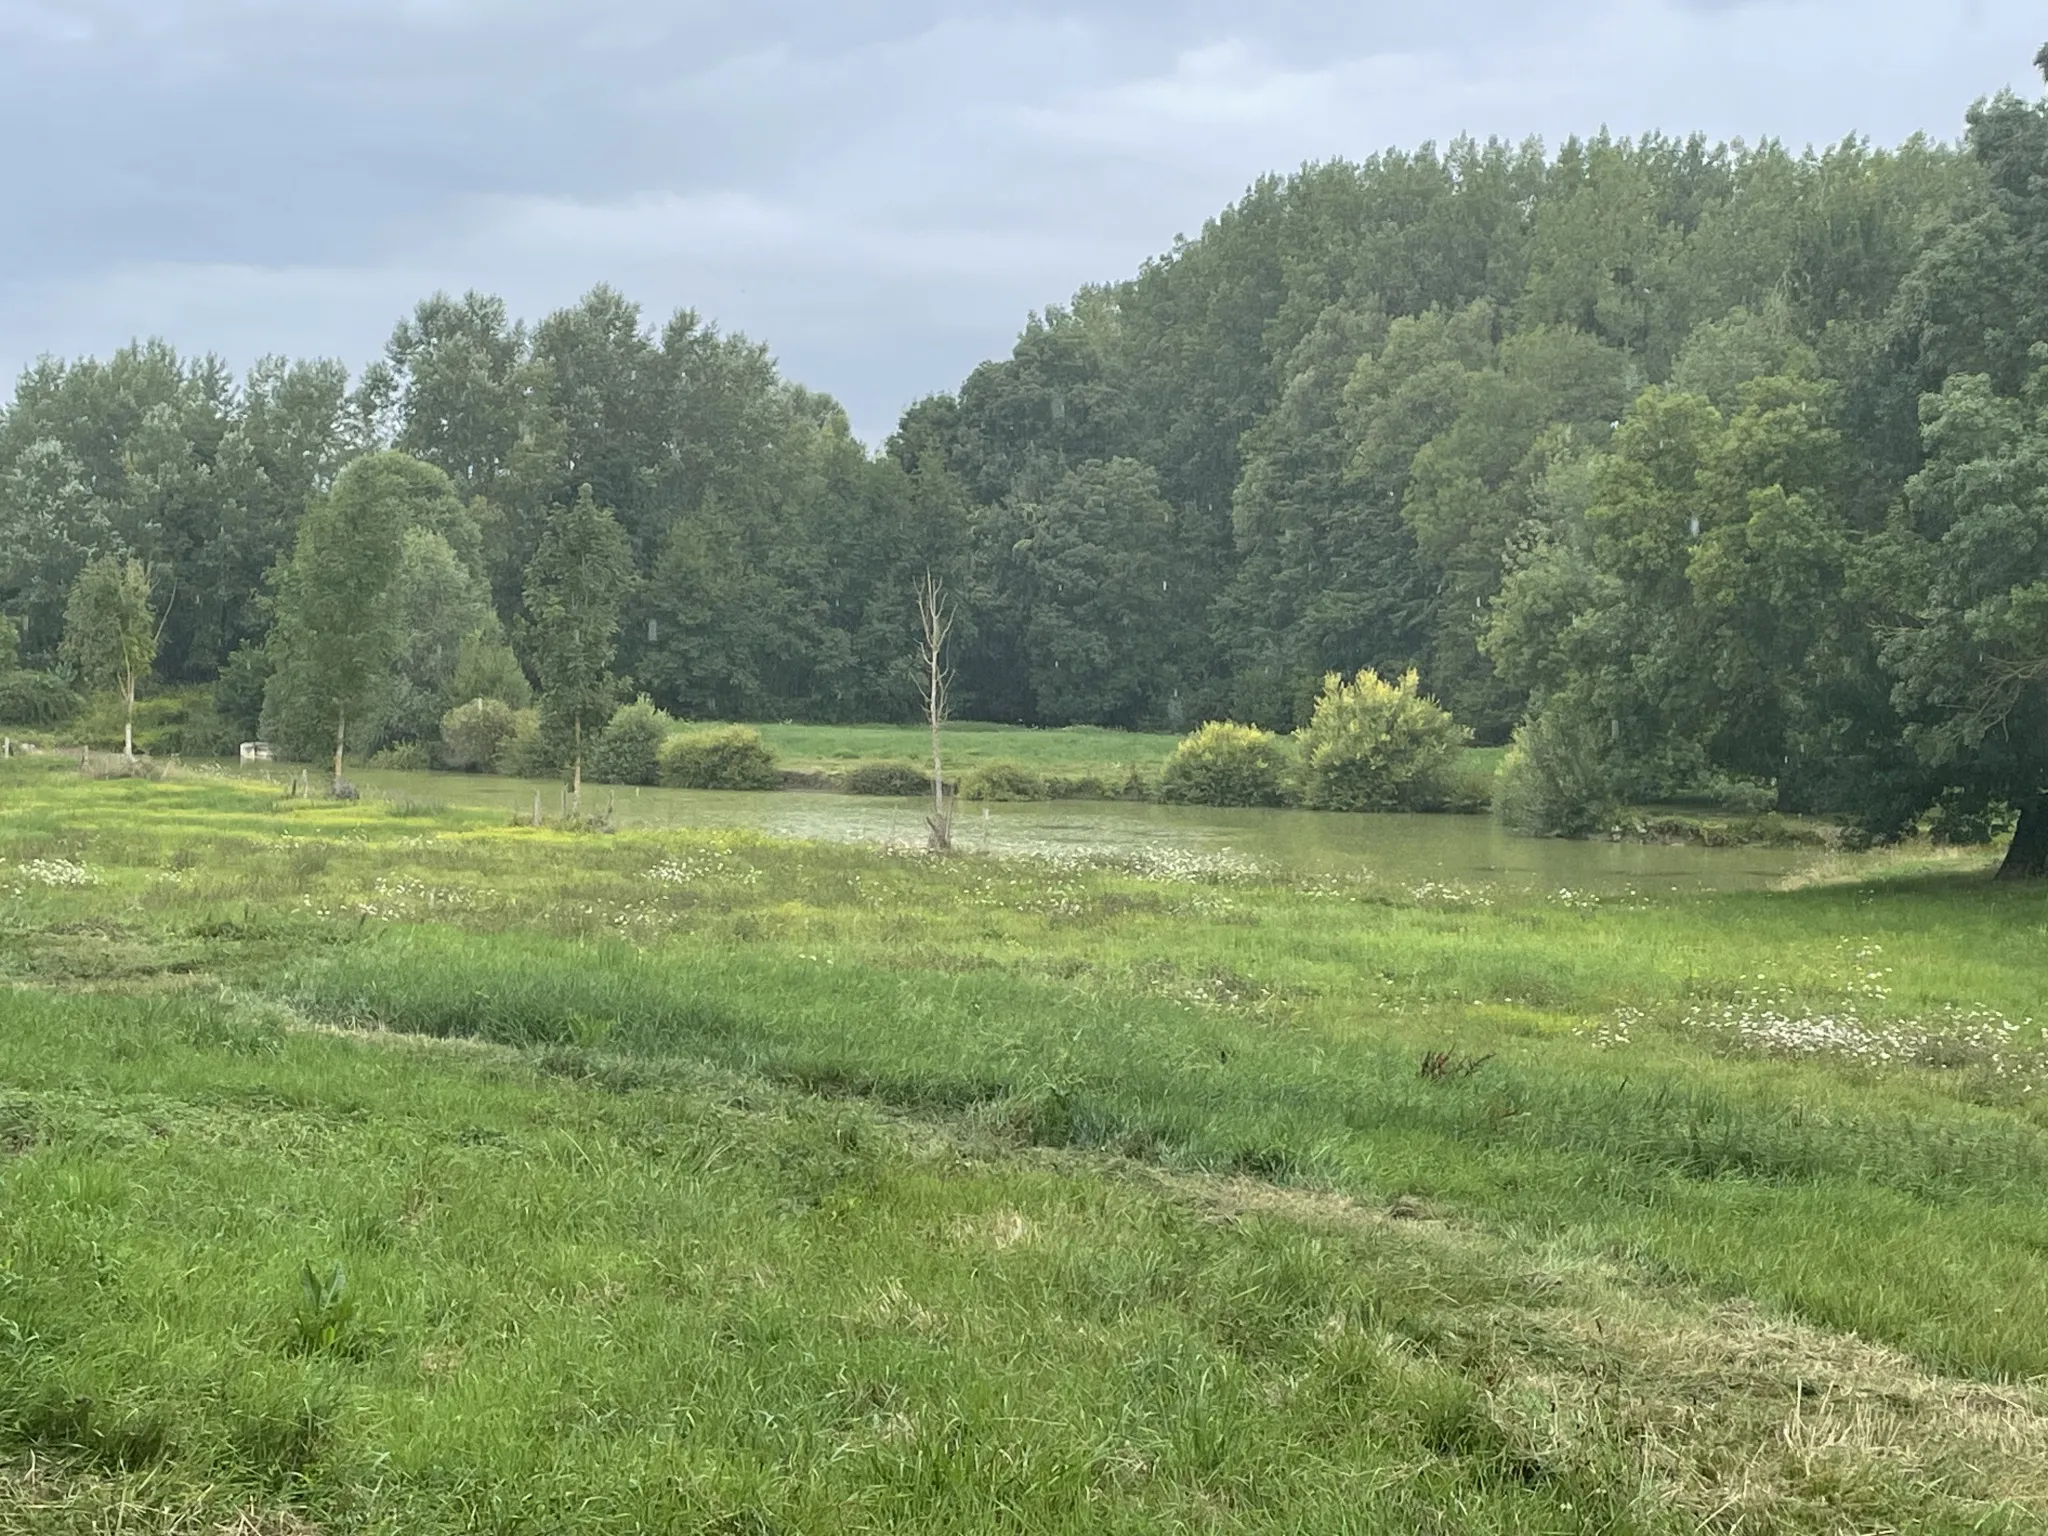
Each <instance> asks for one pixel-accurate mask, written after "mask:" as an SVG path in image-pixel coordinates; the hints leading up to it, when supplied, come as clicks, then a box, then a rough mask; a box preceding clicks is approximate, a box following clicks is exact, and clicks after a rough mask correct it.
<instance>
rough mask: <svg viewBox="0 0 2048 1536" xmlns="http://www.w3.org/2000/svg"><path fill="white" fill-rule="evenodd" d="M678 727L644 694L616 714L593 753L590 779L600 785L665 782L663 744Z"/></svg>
mask: <svg viewBox="0 0 2048 1536" xmlns="http://www.w3.org/2000/svg"><path fill="white" fill-rule="evenodd" d="M675 728H676V723H675V721H674V720H672V719H670V718H669V716H668V714H667V713H666V712H665V711H663V710H659V709H656V708H655V707H654V705H653V704H651V703H649V702H648V699H647V695H646V694H644V693H643V694H642V695H640V697H639V698H638V699H636V700H634V701H633V702H632V703H631V704H622V705H620V706H619V708H618V709H617V710H615V711H614V712H613V714H612V717H611V719H610V721H608V722H607V723H606V725H605V728H604V731H603V733H602V734H601V735H599V737H598V739H597V742H596V744H595V745H594V746H593V747H592V748H591V752H590V776H591V777H592V778H593V779H595V780H597V782H598V783H600V784H653V783H657V782H659V780H660V778H661V744H662V743H663V742H665V741H667V740H668V738H669V737H670V735H671V734H673V733H674V731H675Z"/></svg>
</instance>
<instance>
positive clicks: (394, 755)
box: [370, 741, 434, 773]
mask: <svg viewBox="0 0 2048 1536" xmlns="http://www.w3.org/2000/svg"><path fill="white" fill-rule="evenodd" d="M370 766H371V767H372V768H395V769H398V770H399V771H400V772H403V773H424V772H426V771H427V769H429V768H431V767H433V766H434V752H433V749H432V748H431V747H429V746H428V745H427V744H426V743H425V742H423V741H394V742H392V743H390V744H389V745H388V746H384V747H380V748H378V749H377V750H376V751H375V752H372V753H371V754H370Z"/></svg>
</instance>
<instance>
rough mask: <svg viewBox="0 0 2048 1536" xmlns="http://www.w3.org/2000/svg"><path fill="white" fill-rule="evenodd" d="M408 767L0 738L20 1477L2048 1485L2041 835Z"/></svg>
mask: <svg viewBox="0 0 2048 1536" xmlns="http://www.w3.org/2000/svg"><path fill="white" fill-rule="evenodd" d="M1040 734H1051V733H1040ZM1090 734H1093V735H1100V734H1104V733H1090ZM783 750H785V751H787V752H789V753H791V754H792V755H794V754H795V752H796V750H797V749H796V747H795V746H794V745H787V746H785V747H784V748H783ZM859 750H861V751H862V752H863V753H866V752H867V751H869V750H870V749H869V748H868V747H866V746H862V747H861V748H860V749H859ZM1002 755H1004V756H1006V757H1012V758H1014V757H1015V756H1016V753H1015V750H1014V749H1013V748H1010V747H1007V746H1006V747H1005V748H1004V750H1003V754H1002ZM426 782H427V785H428V787H429V788H431V786H432V785H436V784H438V785H441V786H444V787H445V788H446V789H447V791H448V793H447V796H446V798H445V799H436V798H433V797H432V796H431V795H430V794H429V793H428V792H427V791H426V790H424V789H417V788H415V786H414V785H413V784H412V781H410V780H408V781H407V791H406V793H405V794H404V795H403V796H402V797H400V798H395V799H380V798H377V796H376V792H375V790H374V788H373V792H372V795H371V797H370V798H366V799H365V800H363V801H361V802H358V803H354V804H343V803H334V802H328V801H324V800H303V799H293V798H287V797H285V796H284V795H283V794H282V793H281V792H280V789H279V787H278V786H276V785H274V784H268V783H264V782H261V781H258V780H252V779H245V778H238V777H235V776H230V775H224V774H211V773H204V772H199V771H193V772H188V773H183V774H178V775H174V776H171V777H168V778H164V779H129V780H106V781H100V780H94V779H90V778H87V777H84V776H82V775H80V774H79V773H78V772H77V769H76V766H75V765H71V766H69V767H66V766H65V765H63V764H58V763H52V762H49V761H33V760H31V761H20V760H16V761H13V762H7V763H0V860H4V862H0V983H4V985H5V990H4V991H0V1531H6V1532H34V1533H43V1532H57V1531H67V1532H68V1531H85V1530H111V1529H122V1530H195V1531H196V1530H213V1529H218V1528H222V1527H228V1526H236V1527H237V1528H240V1529H244V1530H263V1531H276V1532H284V1531H304V1530H307V1529H312V1530H319V1531H342V1530H364V1531H393V1532H396V1531H406V1532H418V1531H427V1532H432V1531H458V1530H503V1531H544V1530H562V1529H576V1530H595V1531H621V1532H624V1531H633V1530H643V1529H666V1530H681V1531H691V1532H697V1531H702V1532H747V1533H756V1532H799V1531H825V1530H854V1531H858V1530H898V1529H917V1530H928V1531H961V1532H966V1531H985V1530H1013V1531H1020V1532H1026V1531H1028V1532H1055V1531H1060V1532H1063V1531H1075V1532H1078V1531H1105V1530H1106V1531H1131V1532H1137V1531H1169V1530H1171V1531H1179V1530H1207V1531H1265V1530H1315V1531H1346V1530H1349V1531H1393V1530H1402V1531H1407V1530H1440V1531H1446V1532H1448V1531H1460V1532H1462V1531H1504V1532H1505V1531H1517V1532H1520V1531H1528V1532H1535V1531H1544V1532H1579V1531H1584V1532H1596V1531H1597V1532H1618V1531H1644V1532H1662V1531H1672V1532H1676V1531H1689V1530H1694V1529H1699V1528H1701V1527H1702V1526H1705V1527H1706V1528H1709V1529H1714V1530H1723V1531H1742V1532H1779V1531H1783V1532H1795V1531H1798V1532H1804V1531H1814V1532H1819V1531H1838V1530H1841V1531H1846V1530H1898V1529H1913V1530H1923V1531H1939V1530H1955V1531H1961V1530H1972V1531H1978V1530H1991V1531H2000V1530H2006V1531H2027V1530H2036V1529H2039V1528H2040V1524H2041V1521H2042V1519H2043V1518H2044V1516H2048V1472H2044V1469H2048V1394H2044V1391H2043V1383H2044V1381H2048V1309H2044V1307H2043V1306H2042V1304H2041V1300H2042V1297H2043V1295H2044V1291H2048V1108H2044V1107H2043V1099H2044V1096H2048V1059H2044V1057H2043V1055H2042V1049H2041V1038H2040V1028H2039V1026H2038V1024H2037V1022H2036V1020H2035V1017H2034V1015H2035V1013H2036V1012H2037V1010H2038V1007H2039V999H2040V997H2041V996H2042V995H2043V992H2044V986H2043V983H2044V979H2048V960H2044V956H2048V947H2044V944H2043V939H2044V937H2048V896H2044V894H2043V893H2040V892H2037V891H2031V890H2028V889H2025V888H2015V887H1995V886H1993V885H1992V884H1991V883H1990V882H1989V881H1988V880H1987V879H1986V878H1985V875H1986V871H1987V869H1988V862H1989V861H1988V857H1986V856H1981V855H1975V854H1957V853H1937V852H1935V851H1932V850H1926V849H1913V848H1909V849H1906V850H1903V851H1898V852H1893V853H1886V854H1873V855H1862V856H1855V857H1850V856H1846V855H1812V856H1808V855H1801V856H1798V857H1797V858H1794V857H1792V856H1790V855H1784V856H1781V858H1780V861H1779V863H1777V864H1774V865H1773V866H1771V868H1772V871H1773V872H1772V873H1770V874H1769V875H1768V877H1764V876H1759V875H1757V874H1755V872H1754V871H1750V872H1749V873H1748V874H1747V875H1746V876H1745V877H1744V878H1742V879H1739V880H1738V879H1735V878H1733V875H1732V874H1731V875H1730V877H1729V878H1727V879H1726V880H1716V879H1707V878H1702V879H1700V880H1696V881H1692V882H1687V883H1684V884H1683V886H1682V888H1679V889H1673V888H1671V883H1658V882H1650V881H1642V882H1626V881H1608V882H1605V883H1602V884H1597V885H1593V886H1587V885H1584V884H1580V885H1564V884H1557V885H1551V884H1544V883H1532V882H1530V881H1527V880H1506V879H1489V878H1486V877H1485V876H1484V875H1483V874H1477V873H1475V874H1472V875H1469V876H1466V877H1464V878H1427V877H1423V876H1420V875H1418V874H1416V873H1414V872H1413V871H1412V870H1409V871H1405V872H1403V873H1401V874H1399V876H1398V878H1396V877H1392V876H1389V875H1387V874H1386V873H1384V872H1382V871H1376V870H1375V869H1374V868H1373V865H1372V859H1371V853H1370V847H1369V843H1370V838H1369V837H1368V838H1366V839H1365V840H1364V843H1362V844H1361V845H1360V848H1359V852H1358V853H1357V854H1356V856H1355V857H1351V858H1349V859H1348V861H1331V860H1323V861H1320V862H1311V861H1302V860H1288V859H1285V858H1281V857H1277V856H1275V857H1258V856H1244V855H1242V854H1228V853H1227V852H1226V851H1222V850H1215V851H1209V852H1204V851H1202V849H1201V848H1199V847H1192V846H1191V845H1189V844H1188V843H1187V841H1186V840H1185V839H1182V840H1178V841H1176V840H1173V839H1161V840H1160V841H1159V842H1158V844H1157V845H1156V846H1152V847H1148V846H1147V845H1146V844H1145V843H1144V842H1143V841H1142V840H1139V839H1135V838H1127V839H1124V840H1122V841H1119V842H1117V843H1114V844H1113V845H1106V846H1104V847H1100V848H1095V849H1091V848H1089V847H1088V846H1085V845H1082V844H1077V843H1074V842H1071V841H1069V842H1065V843H1060V844H1057V845H1052V844H1047V845H1044V846H1036V845H1033V846H1028V847H1020V848H1017V849H1014V850H1011V851H998V852H991V853H975V852H971V851H970V852H968V853H965V854H962V855H960V856H956V857H953V858H949V859H940V858H933V857H929V856H926V855H924V854H922V853H919V852H917V851H915V850H914V849H912V848H910V847H907V846H903V845H890V844H887V843H873V842H869V843H863V842H858V841H824V840H803V839H795V838H778V837H774V836H769V835H764V834H763V833H762V832H759V831H756V830H751V829H748V828H745V827H739V826H724V827H715V826H714V827H705V826H687V825H673V824H671V825H658V826H657V825H628V826H626V827H625V828H624V829H623V830H620V831H617V832H614V833H610V834H599V833H592V832H587V831H570V830H566V829H563V828H559V827H542V828H539V829H535V828H532V827H530V826H523V825H517V824H515V823H514V820H513V818H512V817H511V816H510V815H508V814H507V813H506V811H505V810H503V809H500V808H495V807H493V806H491V805H488V804H472V805H464V804H461V803H459V801H460V791H461V787H462V781H460V780H455V779H447V778H436V779H434V780H431V781H426ZM998 809H999V813H1002V812H1009V811H1011V810H1012V809H1013V808H1010V807H1002V808H998ZM1015 809H1019V810H1021V809H1022V808H1015ZM1241 814H1243V815H1246V816H1250V815H1264V816H1270V817H1272V818H1275V820H1274V822H1273V823H1272V824H1273V825H1274V826H1276V827H1278V826H1283V825H1284V826H1287V827H1294V828H1305V829H1307V831H1305V832H1302V833H1300V834H1298V835H1300V836H1305V837H1313V836H1314V835H1315V829H1316V828H1317V827H1318V826H1321V825H1323V824H1324V823H1323V821H1322V820H1319V819H1318V818H1314V817H1312V816H1310V815H1309V813H1286V812H1273V813H1241ZM1282 818H1293V819H1292V820H1282ZM1336 822H1345V823H1348V824H1350V825H1353V826H1354V827H1355V826H1363V827H1365V828H1367V829H1368V830H1370V828H1371V827H1373V826H1374V825H1375V824H1376V822H1375V821H1374V819H1370V818H1338V819H1335V821H1333V822H1331V823H1330V824H1331V825H1332V826H1334V825H1335V824H1336ZM1443 824H1444V825H1446V826H1464V825H1469V824H1468V823H1462V822H1457V821H1456V820H1455V819H1447V820H1446V821H1445V822H1444V823H1443ZM1247 825H1249V823H1247ZM1390 832H1391V824H1390ZM1274 846H1276V847H1279V846H1281V844H1280V843H1277V842H1276V844H1275V845H1274ZM1691 856H1695V857H1698V858H1700V859H1703V860H1704V859H1707V858H1709V854H1708V853H1707V852H1706V851H1692V854H1691ZM1700 867H1701V868H1702V869H1703V870H1714V869H1722V868H1726V869H1727V870H1730V871H1734V870H1735V869H1737V868H1738V866H1737V865H1735V864H1727V865H1725V866H1724V865H1712V864H1702V865H1701V866H1700Z"/></svg>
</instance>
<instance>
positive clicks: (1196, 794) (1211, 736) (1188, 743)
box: [1159, 720, 1293, 806]
mask: <svg viewBox="0 0 2048 1536" xmlns="http://www.w3.org/2000/svg"><path fill="white" fill-rule="evenodd" d="M1292 767H1293V765H1292V763H1291V762H1290V760H1289V758H1288V753H1287V748H1286V747H1285V745H1283V744H1282V742H1281V740H1280V738H1279V737H1277V736H1275V735H1273V734H1272V732H1270V731H1262V730H1260V729H1258V728H1257V727H1256V726H1250V725H1233V724H1231V723H1230V722H1229V721H1227V720H1211V721H1210V722H1209V723H1208V724H1207V725H1205V726H1203V727H1202V728H1201V729H1200V730H1198V731H1196V732H1195V733H1194V734H1193V735H1191V736H1184V737H1182V738H1181V742H1180V745H1179V746H1177V747H1175V748H1174V749H1173V756H1171V757H1169V758H1168V759H1167V760H1166V771H1165V773H1164V774H1162V775H1161V776H1160V780H1159V798H1160V799H1162V800H1164V801H1166V802H1168V803H1169V804H1172V805H1225V806H1229V805H1285V804H1286V803H1287V798H1288V795H1287V790H1288V780H1289V778H1290V777H1292V774H1291V769H1292Z"/></svg>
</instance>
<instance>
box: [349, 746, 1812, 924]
mask: <svg viewBox="0 0 2048 1536" xmlns="http://www.w3.org/2000/svg"><path fill="white" fill-rule="evenodd" d="M357 777H358V780H359V782H360V783H361V784H362V785H363V787H364V788H365V789H366V790H367V791H368V792H369V793H371V794H373V795H379V794H381V795H386V796H398V795H404V796H410V797H413V798H417V799H421V800H429V801H440V802H443V803H445V804H448V805H451V806H465V807H470V808H502V809H503V811H504V812H505V815H506V817H507V819H508V820H509V819H511V818H513V817H515V816H516V817H519V818H521V819H524V818H525V817H526V816H528V815H530V814H531V812H532V809H533V798H534V795H535V793H536V791H538V792H539V793H540V794H541V796H542V802H543V810H544V811H545V812H546V813H547V814H550V815H552V814H553V813H554V812H555V811H556V809H557V807H558V796H559V795H560V793H561V790H560V787H559V786H556V785H553V784H550V785H548V786H546V787H545V788H542V787H541V786H538V785H536V784H535V783H534V782H532V781H531V780H524V779H497V778H489V777H484V776H479V775H469V774H448V773H393V772H384V771H379V770H367V771H363V772H361V773H360V774H359V775H358V776H357ZM583 801H584V806H585V808H586V809H587V810H591V811H594V812H595V811H602V810H604V809H606V808H607V807H609V808H610V809H611V811H612V813H613V815H614V817H615V819H616V821H617V823H618V824H619V825H620V826H622V827H642V828H646V827H699V828H734V829H744V830H748V831H755V832H762V833H766V834H768V835H770V836H774V837H788V838H801V839H806V840H810V841H825V842H863V843H894V844H910V845H916V846H922V844H923V841H924V814H925V807H924V805H923V804H922V803H921V802H917V801H911V800H884V799H871V798H865V797H862V796H857V795H838V794H805V793H793V792H788V791H780V792H771V793H763V794H743V793H731V792H708V791H697V790H683V789H637V788H632V787H627V786H622V787H618V788H613V787H610V786H606V785H588V786H586V787H585V789H584V791H583ZM954 842H955V845H956V846H957V847H959V848H960V849H962V850H964V851H966V852H969V853H982V852H986V853H992V854H1000V855H1010V856H1023V857H1039V858H1055V859H1057V858H1085V859H1105V860H1125V859H1128V860H1131V861H1133V862H1134V863H1136V864H1137V865H1138V866H1139V867H1141V868H1144V867H1153V868H1158V869H1161V870H1166V871H1171V870H1174V869H1186V870H1190V871H1199V870H1201V869H1204V868H1213V869H1225V870H1232V869H1265V870H1271V871H1273V872H1275V873H1279V874H1284V875H1296V876H1302V875H1306V876H1338V877H1343V878H1347V879H1358V878H1361V877H1364V878H1370V879H1374V880H1383V881H1386V882H1388V883H1389V884H1391V885H1394V886H1397V887H1402V888H1408V889H1413V888H1415V887H1417V886H1421V885H1425V884H1435V885H1439V886H1446V887H1451V888H1454V889H1455V888H1458V887H1469V888H1474V889H1476V888H1480V887H1503V888H1509V889H1519V890H1540V891H1546V892H1552V891H1558V890H1571V891H1580V892H1585V893H1587V894H1591V895H1601V896H1611V895H1616V894H1621V893H1624V892H1631V891H1633V892H1637V893H1639V894H1642V895H1645V896H1649V895H1657V894H1669V893H1671V892H1674V891H1679V892H1682V891H1706V890H1745V889H1757V888H1761V887H1765V886H1769V885H1772V884H1774V883H1776V882H1777V881H1779V880H1781V879H1783V878H1784V877H1785V876H1786V875H1788V874H1790V873H1791V872H1792V871H1794V870H1796V869H1798V868H1799V867H1801V866H1802V865H1804V864H1806V863H1808V862H1810V861H1811V859H1812V857H1813V855H1812V853H1811V852H1810V851H1807V850H1801V849H1785V848H1698V847H1691V846H1669V847H1667V846H1662V845H1652V844H1642V843H1614V842H1604V841H1603V842H1562V841H1557V840H1555V839H1548V838H1527V837H1517V836H1514V835H1511V834H1509V833H1507V832H1504V831H1502V830H1501V829H1500V827H1499V826H1498V825H1497V824H1496V823H1495V822H1494V821H1493V820H1492V819H1491V818H1490V817H1485V816H1357V815H1341V814H1335V813H1330V812H1321V811H1226V810H1210V809H1204V808H1200V807H1194V806H1168V805H1148V804H1143V803H1138V802H1129V801H1093V800H1069V801H1058V802H1054V803H1050V804H1003V805H986V806H983V805H973V804H969V805H963V806H962V807H961V808H960V812H959V815H958V817H957V819H956V821H955V824H954Z"/></svg>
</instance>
